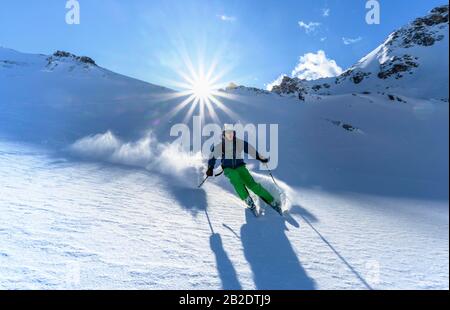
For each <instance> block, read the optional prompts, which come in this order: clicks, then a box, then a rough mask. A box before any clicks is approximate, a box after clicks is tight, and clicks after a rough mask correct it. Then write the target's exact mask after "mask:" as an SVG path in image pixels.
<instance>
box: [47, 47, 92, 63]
mask: <svg viewBox="0 0 450 310" xmlns="http://www.w3.org/2000/svg"><path fill="white" fill-rule="evenodd" d="M50 58H51V59H54V58H60V59H61V58H69V59H72V60H75V61H78V62H81V63H85V64H90V65H93V66H97V64H96V63H95V61H94V60H93V59H92V58H90V57H87V56H77V55H75V54H72V53H69V52H65V51H56V52H54V53H53V55H52V56H50V57H49V61H50Z"/></svg>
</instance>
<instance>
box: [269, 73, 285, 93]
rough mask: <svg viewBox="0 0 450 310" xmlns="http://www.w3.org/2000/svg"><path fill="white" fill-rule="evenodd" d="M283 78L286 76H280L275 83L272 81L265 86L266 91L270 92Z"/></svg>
mask: <svg viewBox="0 0 450 310" xmlns="http://www.w3.org/2000/svg"><path fill="white" fill-rule="evenodd" d="M285 76H287V75H286V74H282V75H280V76H279V77H278V78H277V79H276V80H275V81H273V82H272V83H269V84H267V85H266V89H267V90H268V91H271V90H272V88H273V87H274V86H277V85H280V84H281V81H283V78H284V77H285Z"/></svg>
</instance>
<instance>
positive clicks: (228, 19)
mask: <svg viewBox="0 0 450 310" xmlns="http://www.w3.org/2000/svg"><path fill="white" fill-rule="evenodd" d="M217 17H218V18H219V19H220V20H221V21H223V22H234V21H236V17H234V16H229V15H217Z"/></svg>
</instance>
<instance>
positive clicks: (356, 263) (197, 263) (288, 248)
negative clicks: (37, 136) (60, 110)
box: [0, 142, 449, 289]
mask: <svg viewBox="0 0 450 310" xmlns="http://www.w3.org/2000/svg"><path fill="white" fill-rule="evenodd" d="M195 181H196V180H195ZM216 182H221V181H212V182H209V183H207V184H206V185H205V187H204V189H202V190H197V189H192V188H187V187H180V186H178V185H176V186H175V187H174V186H170V185H169V184H168V182H167V180H165V179H164V178H161V176H159V175H158V174H154V173H152V172H149V171H145V170H139V169H129V168H125V167H120V166H113V165H102V164H96V163H86V162H81V163H80V162H71V161H67V160H65V159H55V158H54V157H52V156H50V155H48V154H47V153H46V152H45V151H42V150H39V149H34V148H31V147H29V146H24V145H20V144H11V143H6V142H0V214H1V217H0V289H66V288H69V289H79V288H81V289H119V288H120V289H219V288H225V289H230V288H232V289H233V288H234V289H240V288H242V289H255V288H258V289H264V288H272V289H279V288H291V289H292V288H296V289H349V288H350V289H370V288H373V289H400V288H401V289H407V288H408V289H448V287H449V286H448V283H449V272H448V271H449V267H448V262H449V258H448V242H449V241H448V229H449V227H448V202H439V201H435V202H433V201H423V200H406V199H394V198H389V197H377V196H368V195H356V194H350V193H349V194H342V193H341V194H339V195H338V194H333V193H325V192H321V191H318V190H315V191H313V190H307V191H306V190H303V189H298V190H297V192H298V193H299V195H298V197H296V198H295V201H293V203H294V206H293V207H292V209H291V211H290V216H289V217H288V218H287V220H284V219H282V218H281V217H279V216H278V215H276V214H275V212H273V211H272V210H269V209H266V214H265V216H263V217H261V218H259V219H255V218H253V216H252V215H250V214H249V213H246V211H245V209H244V208H243V206H242V203H241V202H240V201H239V200H238V199H237V198H236V197H235V196H234V195H233V194H232V193H231V192H230V191H229V188H225V189H222V187H221V186H218V184H216ZM193 188H195V185H193ZM206 212H207V214H206ZM207 215H208V217H209V219H210V223H209V222H208V217H207ZM210 224H211V228H212V229H213V232H212V231H211V228H210Z"/></svg>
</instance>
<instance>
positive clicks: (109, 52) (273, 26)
mask: <svg viewBox="0 0 450 310" xmlns="http://www.w3.org/2000/svg"><path fill="white" fill-rule="evenodd" d="M65 2H66V1H65V0H39V1H28V0H2V1H1V4H0V46H4V47H9V48H13V49H17V50H19V51H23V52H31V53H44V54H50V53H52V52H53V51H55V50H67V51H71V52H73V53H75V54H79V55H87V56H90V57H92V58H94V59H95V60H96V61H97V63H98V64H99V65H101V66H103V67H106V68H108V69H111V70H113V71H116V72H119V73H122V74H125V75H128V76H132V77H136V78H139V79H142V80H145V81H148V82H151V83H155V84H160V85H164V86H169V87H174V85H171V81H173V80H179V79H180V77H179V75H178V72H179V71H180V70H183V69H184V68H185V63H184V62H183V59H184V58H188V59H191V60H192V62H193V65H194V67H198V66H199V65H200V63H203V64H204V66H205V67H209V66H210V64H211V63H212V62H213V61H214V60H215V61H217V67H216V69H215V72H223V76H222V77H221V81H222V82H224V83H227V82H230V81H234V82H236V83H239V84H245V85H248V86H256V87H261V88H263V87H265V85H266V84H267V83H270V82H272V81H273V80H274V79H276V78H277V77H278V76H279V75H280V74H282V73H286V74H291V72H292V70H293V69H294V68H295V67H296V65H297V64H298V62H299V57H300V56H302V55H304V54H306V53H317V51H319V50H323V51H324V52H325V53H326V57H327V58H328V59H333V60H335V61H336V63H337V65H338V66H339V67H341V68H342V69H345V68H347V67H349V66H351V65H352V64H353V63H355V62H356V61H357V60H359V59H360V58H361V57H362V56H364V55H365V54H367V53H368V52H370V51H371V50H373V49H374V48H375V47H377V46H378V45H379V44H380V43H382V41H384V39H385V38H386V36H387V35H388V34H389V33H391V32H392V31H393V30H395V29H397V28H398V27H400V26H402V25H404V24H406V23H408V22H409V21H411V20H412V19H413V18H415V17H418V16H421V15H424V14H426V13H427V12H428V11H429V10H430V9H432V8H433V7H435V6H437V5H441V4H445V3H446V1H443V0H415V1H411V0H395V1H393V0H380V1H379V2H380V5H381V24H380V25H368V24H366V22H365V15H366V11H367V10H366V8H365V2H366V1H364V0H314V1H313V0H308V1H306V0H283V1H275V0H209V1H207V0H166V1H163V0H152V1H148V0H95V1H92V0H79V3H80V6H81V12H80V13H81V23H80V25H67V24H66V23H65V14H66V9H65ZM325 11H327V12H328V14H324V12H325ZM301 22H303V24H302V25H317V24H320V25H317V26H316V27H312V28H315V29H314V30H312V28H310V31H307V29H306V27H305V26H304V27H301V26H300V24H299V23H301ZM311 23H313V24H311ZM343 38H347V39H349V40H346V41H350V42H352V43H351V44H347V45H346V44H344V40H343ZM347 43H349V42H347Z"/></svg>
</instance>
